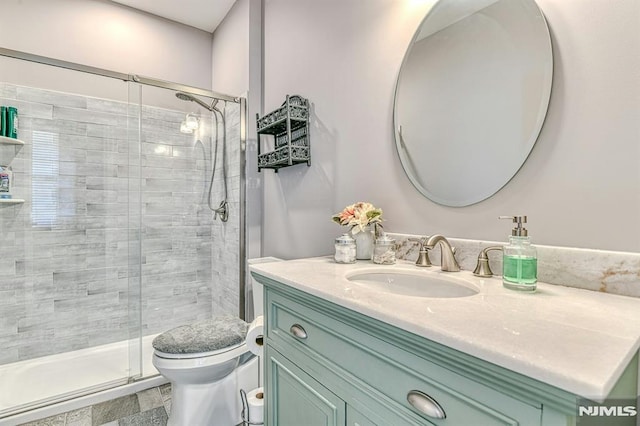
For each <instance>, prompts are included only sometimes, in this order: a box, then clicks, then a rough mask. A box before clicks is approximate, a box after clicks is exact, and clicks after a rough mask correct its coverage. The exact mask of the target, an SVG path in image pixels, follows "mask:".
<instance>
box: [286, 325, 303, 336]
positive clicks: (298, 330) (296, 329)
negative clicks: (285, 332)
mask: <svg viewBox="0 0 640 426" xmlns="http://www.w3.org/2000/svg"><path fill="white" fill-rule="evenodd" d="M289 331H290V332H291V334H293V335H294V336H296V337H297V338H298V339H306V338H307V332H306V331H305V329H304V328H302V326H301V325H300V324H293V325H292V326H291V328H290V329H289Z"/></svg>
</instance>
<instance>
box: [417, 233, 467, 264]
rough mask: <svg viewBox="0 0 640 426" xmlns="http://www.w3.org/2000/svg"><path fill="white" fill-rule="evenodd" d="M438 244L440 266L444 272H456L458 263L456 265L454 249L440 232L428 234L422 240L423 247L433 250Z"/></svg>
mask: <svg viewBox="0 0 640 426" xmlns="http://www.w3.org/2000/svg"><path fill="white" fill-rule="evenodd" d="M438 244H440V268H441V269H442V270H443V271H445V272H458V271H459V270H460V265H458V261H457V260H456V256H455V254H456V249H455V248H453V247H451V244H449V241H448V240H447V239H446V238H445V237H444V236H442V235H440V234H436V235H432V236H430V237H429V238H428V239H427V240H426V241H425V242H424V247H425V248H426V249H427V250H433V248H434V247H435V246H437V245H438Z"/></svg>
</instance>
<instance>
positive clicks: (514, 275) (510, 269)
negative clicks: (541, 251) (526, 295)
mask: <svg viewBox="0 0 640 426" xmlns="http://www.w3.org/2000/svg"><path fill="white" fill-rule="evenodd" d="M499 219H511V220H512V221H513V223H515V224H516V226H515V228H513V229H512V230H511V235H510V236H509V244H507V245H506V246H504V250H503V255H502V285H503V286H504V287H506V288H508V289H511V290H518V291H525V292H533V291H535V290H536V283H537V282H538V257H537V254H536V248H535V247H534V246H532V245H531V240H530V239H529V235H528V232H527V230H526V228H524V227H523V226H522V224H524V223H527V217H526V216H500V217H499Z"/></svg>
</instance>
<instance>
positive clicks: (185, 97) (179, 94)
mask: <svg viewBox="0 0 640 426" xmlns="http://www.w3.org/2000/svg"><path fill="white" fill-rule="evenodd" d="M176 98H178V99H180V100H181V101H191V102H195V103H197V104H198V105H200V106H201V107H203V108H206V109H208V110H209V111H213V110H214V109H215V108H216V104H217V103H218V100H217V99H214V100H213V102H211V105H207V104H205V103H204V102H203V101H202V100H200V99H198V98H196V97H195V96H192V95H190V94H188V93H184V92H176Z"/></svg>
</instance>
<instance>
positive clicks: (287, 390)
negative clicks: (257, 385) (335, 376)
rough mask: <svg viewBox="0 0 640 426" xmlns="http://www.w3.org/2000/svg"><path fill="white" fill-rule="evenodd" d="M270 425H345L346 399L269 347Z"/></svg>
mask: <svg viewBox="0 0 640 426" xmlns="http://www.w3.org/2000/svg"><path fill="white" fill-rule="evenodd" d="M265 359H266V370H267V371H266V373H267V378H266V384H267V392H266V394H265V398H266V403H267V416H266V419H265V420H266V425H267V426H301V425H304V426H343V425H344V424H345V422H346V405H345V402H344V401H343V400H342V399H340V398H338V397H337V396H336V395H335V394H333V393H332V392H331V391H329V390H328V389H327V388H325V387H324V386H322V385H321V384H320V383H319V382H317V381H316V380H315V379H313V378H312V377H311V376H309V375H308V374H306V373H305V372H303V371H302V370H300V369H299V368H298V367H296V366H295V365H294V364H293V363H292V362H290V361H289V360H288V359H287V358H285V357H284V356H283V355H282V354H280V353H279V352H277V351H276V350H274V349H273V348H271V347H270V346H269V345H267V346H266V349H265Z"/></svg>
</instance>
